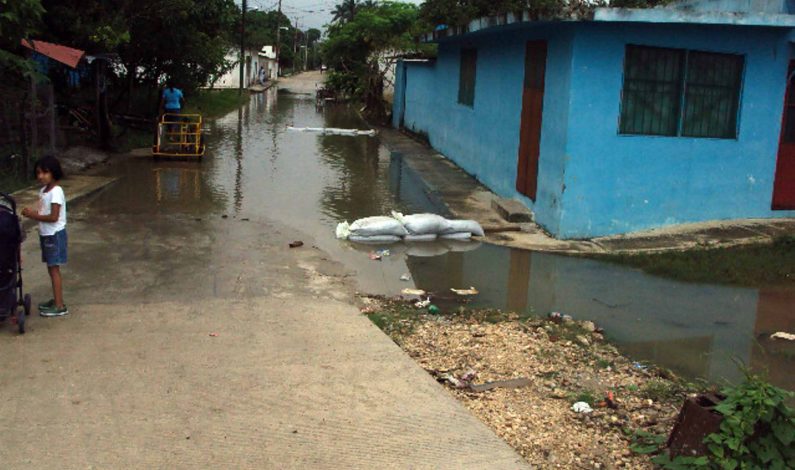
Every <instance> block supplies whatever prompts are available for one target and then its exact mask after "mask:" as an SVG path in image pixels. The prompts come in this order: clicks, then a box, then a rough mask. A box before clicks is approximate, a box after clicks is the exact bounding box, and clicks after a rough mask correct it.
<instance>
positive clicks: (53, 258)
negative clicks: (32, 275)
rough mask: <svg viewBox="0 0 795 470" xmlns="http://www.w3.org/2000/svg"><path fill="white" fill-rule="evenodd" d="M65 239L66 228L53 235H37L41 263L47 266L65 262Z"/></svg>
mask: <svg viewBox="0 0 795 470" xmlns="http://www.w3.org/2000/svg"><path fill="white" fill-rule="evenodd" d="M66 241H67V237H66V229H63V230H60V231H58V232H55V234H54V235H39V244H40V245H41V261H42V263H47V266H60V265H62V264H66Z"/></svg>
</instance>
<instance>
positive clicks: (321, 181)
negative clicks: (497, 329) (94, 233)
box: [92, 88, 795, 389]
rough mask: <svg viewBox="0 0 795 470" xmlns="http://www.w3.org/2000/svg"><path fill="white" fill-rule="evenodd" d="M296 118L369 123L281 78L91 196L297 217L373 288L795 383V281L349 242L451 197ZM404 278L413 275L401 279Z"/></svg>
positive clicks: (394, 157)
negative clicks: (385, 220)
mask: <svg viewBox="0 0 795 470" xmlns="http://www.w3.org/2000/svg"><path fill="white" fill-rule="evenodd" d="M305 91H308V90H305ZM288 126H295V127H338V128H359V129H366V128H368V126H367V125H366V124H365V123H364V122H362V121H361V120H360V119H359V118H358V117H357V116H356V114H355V112H354V111H353V110H351V109H348V108H347V107H345V106H342V105H337V106H334V105H329V106H326V107H325V109H321V110H318V109H316V107H315V101H314V99H313V96H312V95H311V94H306V93H290V92H287V91H286V90H284V89H282V90H277V88H273V89H271V90H269V91H268V92H266V93H264V94H260V95H254V96H253V97H252V99H251V102H250V103H249V105H248V106H245V107H244V108H242V109H241V110H239V111H238V112H235V113H231V114H230V115H228V116H225V117H224V118H222V119H218V120H216V121H214V122H212V123H210V135H209V136H208V151H207V157H206V158H205V160H204V161H203V162H202V163H201V164H199V165H195V164H189V163H167V162H162V163H152V162H148V161H131V162H128V164H127V165H125V171H126V172H128V175H127V177H126V178H123V179H122V181H121V182H119V183H118V186H117V190H116V191H121V192H122V193H128V194H129V195H130V197H122V198H119V197H116V196H113V195H110V194H109V195H108V196H107V197H106V198H104V199H103V198H99V199H98V200H96V201H94V202H93V203H92V204H93V206H94V207H95V208H102V207H105V208H107V209H108V210H112V208H114V207H117V205H118V204H120V203H122V204H133V205H138V204H143V205H144V206H146V207H154V208H156V209H155V210H156V211H159V212H178V213H181V214H186V215H189V216H192V217H205V218H206V217H220V216H222V215H228V216H229V218H230V220H241V219H252V220H254V219H257V218H268V219H272V220H276V221H278V222H279V223H282V224H284V225H285V226H287V227H290V228H291V230H292V232H291V234H290V235H294V238H296V239H299V238H301V237H306V238H310V239H312V240H313V243H314V244H315V245H316V246H318V247H319V248H320V249H321V250H323V251H324V252H326V253H329V254H330V256H331V258H332V259H333V260H335V261H338V262H340V263H341V264H342V265H343V266H344V267H345V269H346V270H348V271H351V272H354V273H355V282H356V285H357V288H358V290H360V291H362V292H366V293H372V294H384V295H396V294H398V293H399V292H400V290H401V289H403V288H405V287H415V286H416V287H418V288H422V289H425V290H428V291H434V292H440V293H441V292H448V291H449V288H451V287H455V288H461V287H469V286H475V287H477V288H478V289H479V290H480V292H481V293H480V295H479V296H478V297H477V298H476V300H475V301H474V303H473V305H475V306H482V307H492V308H500V309H510V310H515V311H518V312H523V313H527V314H530V313H535V314H546V313H547V312H549V311H561V312H564V313H569V314H571V315H573V316H575V317H576V318H579V319H590V320H593V321H595V322H596V323H597V324H599V325H600V326H603V327H604V328H605V330H606V334H607V337H608V338H609V339H611V340H612V341H614V342H616V343H617V344H618V345H619V346H620V347H621V348H622V349H623V350H624V351H625V352H627V353H628V354H629V355H630V356H631V357H633V358H634V359H636V360H638V361H643V360H649V361H654V362H656V363H658V364H660V365H662V366H665V367H669V368H671V369H673V370H674V371H676V372H678V373H680V374H683V375H685V376H686V377H689V378H697V377H705V378H707V379H709V380H711V381H718V382H720V381H722V380H736V379H738V378H739V377H740V376H741V373H740V372H739V370H738V369H737V367H736V366H735V364H734V360H735V359H739V360H740V361H742V362H744V363H746V364H750V365H752V366H753V367H754V368H755V369H756V370H764V369H767V371H768V373H769V376H770V379H771V380H772V381H773V382H774V383H776V384H778V385H780V386H783V387H786V388H789V389H795V377H794V376H793V375H792V374H791V371H792V370H795V367H793V366H795V349H794V348H793V345H791V344H785V342H782V341H778V342H775V341H771V340H770V339H769V335H770V334H771V333H773V332H775V331H793V330H795V311H793V310H794V309H793V305H795V289H793V288H792V287H791V286H789V287H787V286H784V287H776V286H769V287H763V288H745V287H733V286H722V285H708V284H688V283H683V282H678V281H673V280H669V279H663V278H659V277H655V276H652V275H648V274H645V273H643V272H642V271H640V270H637V269H633V268H627V267H622V266H618V265H614V264H610V263H604V262H600V261H593V260H588V259H582V258H576V257H567V256H561V255H555V254H545V253H538V252H529V251H523V250H515V249H509V248H504V247H498V246H494V245H488V244H478V243H469V244H468V243H459V244H454V245H451V244H442V243H432V244H427V243H426V244H413V245H408V244H397V245H392V246H389V247H372V246H356V245H352V244H349V243H347V242H342V241H339V240H336V239H335V238H334V227H335V225H336V224H337V223H338V222H340V221H342V220H347V221H349V222H350V221H353V220H355V219H357V218H360V217H366V216H371V215H378V214H388V213H389V212H390V211H391V210H398V211H401V212H404V213H411V212H419V211H432V212H441V213H444V209H443V206H442V205H441V204H440V203H439V201H435V200H434V198H433V195H432V192H431V191H429V190H428V188H427V187H426V185H425V183H424V182H423V179H422V175H420V174H417V173H416V172H414V171H412V169H411V168H410V167H409V166H408V165H406V164H405V163H404V162H403V159H402V157H401V155H400V154H397V153H390V152H389V151H388V150H387V149H386V148H385V147H384V146H382V145H380V143H379V139H378V138H377V137H376V138H372V137H364V136H360V137H348V136H332V135H318V134H313V133H306V132H294V131H289V130H287V127H288ZM133 194H135V195H136V196H137V197H132V195H133ZM133 201H134V202H133ZM124 210H135V207H127V208H124ZM379 248H389V249H390V253H391V255H390V256H388V257H385V258H383V259H382V260H381V261H371V260H370V259H369V258H368V256H367V253H368V252H370V251H372V250H374V249H379ZM403 274H410V275H411V277H412V281H410V282H404V281H401V280H400V277H401V275H403ZM443 307H447V308H455V307H456V305H455V304H454V303H450V304H449V305H446V306H445V305H443Z"/></svg>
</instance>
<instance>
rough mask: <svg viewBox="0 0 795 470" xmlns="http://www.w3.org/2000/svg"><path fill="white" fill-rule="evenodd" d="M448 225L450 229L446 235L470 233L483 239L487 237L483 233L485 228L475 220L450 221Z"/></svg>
mask: <svg viewBox="0 0 795 470" xmlns="http://www.w3.org/2000/svg"><path fill="white" fill-rule="evenodd" d="M447 225H448V226H449V227H450V228H449V229H448V230H446V231H445V232H443V233H444V234H447V233H456V232H469V233H471V234H472V235H475V236H476V237H482V236H484V235H485V234H484V233H483V227H481V226H480V224H479V223H477V222H476V221H474V220H448V221H447Z"/></svg>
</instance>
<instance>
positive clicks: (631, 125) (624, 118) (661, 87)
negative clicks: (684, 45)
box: [619, 45, 744, 139]
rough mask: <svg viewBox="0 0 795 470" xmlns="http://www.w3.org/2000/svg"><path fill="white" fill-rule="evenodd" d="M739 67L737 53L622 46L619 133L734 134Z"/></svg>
mask: <svg viewBox="0 0 795 470" xmlns="http://www.w3.org/2000/svg"><path fill="white" fill-rule="evenodd" d="M743 66H744V58H743V56H741V55H735V54H717V53H711V52H700V51H690V50H685V49H663V48H658V47H645V46H632V45H629V46H627V48H626V56H625V59H624V87H623V90H622V99H621V116H620V121H619V132H620V133H621V134H643V135H667V136H685V137H713V138H724V139H733V138H736V137H737V111H738V107H739V99H740V86H741V83H742V72H743Z"/></svg>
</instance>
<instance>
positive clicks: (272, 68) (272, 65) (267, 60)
mask: <svg viewBox="0 0 795 470" xmlns="http://www.w3.org/2000/svg"><path fill="white" fill-rule="evenodd" d="M258 55H259V65H260V67H263V68H264V69H265V78H267V79H268V80H273V79H275V78H276V77H278V76H279V63H278V62H277V61H276V50H275V47H274V46H262V50H261V51H259V54H258Z"/></svg>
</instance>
